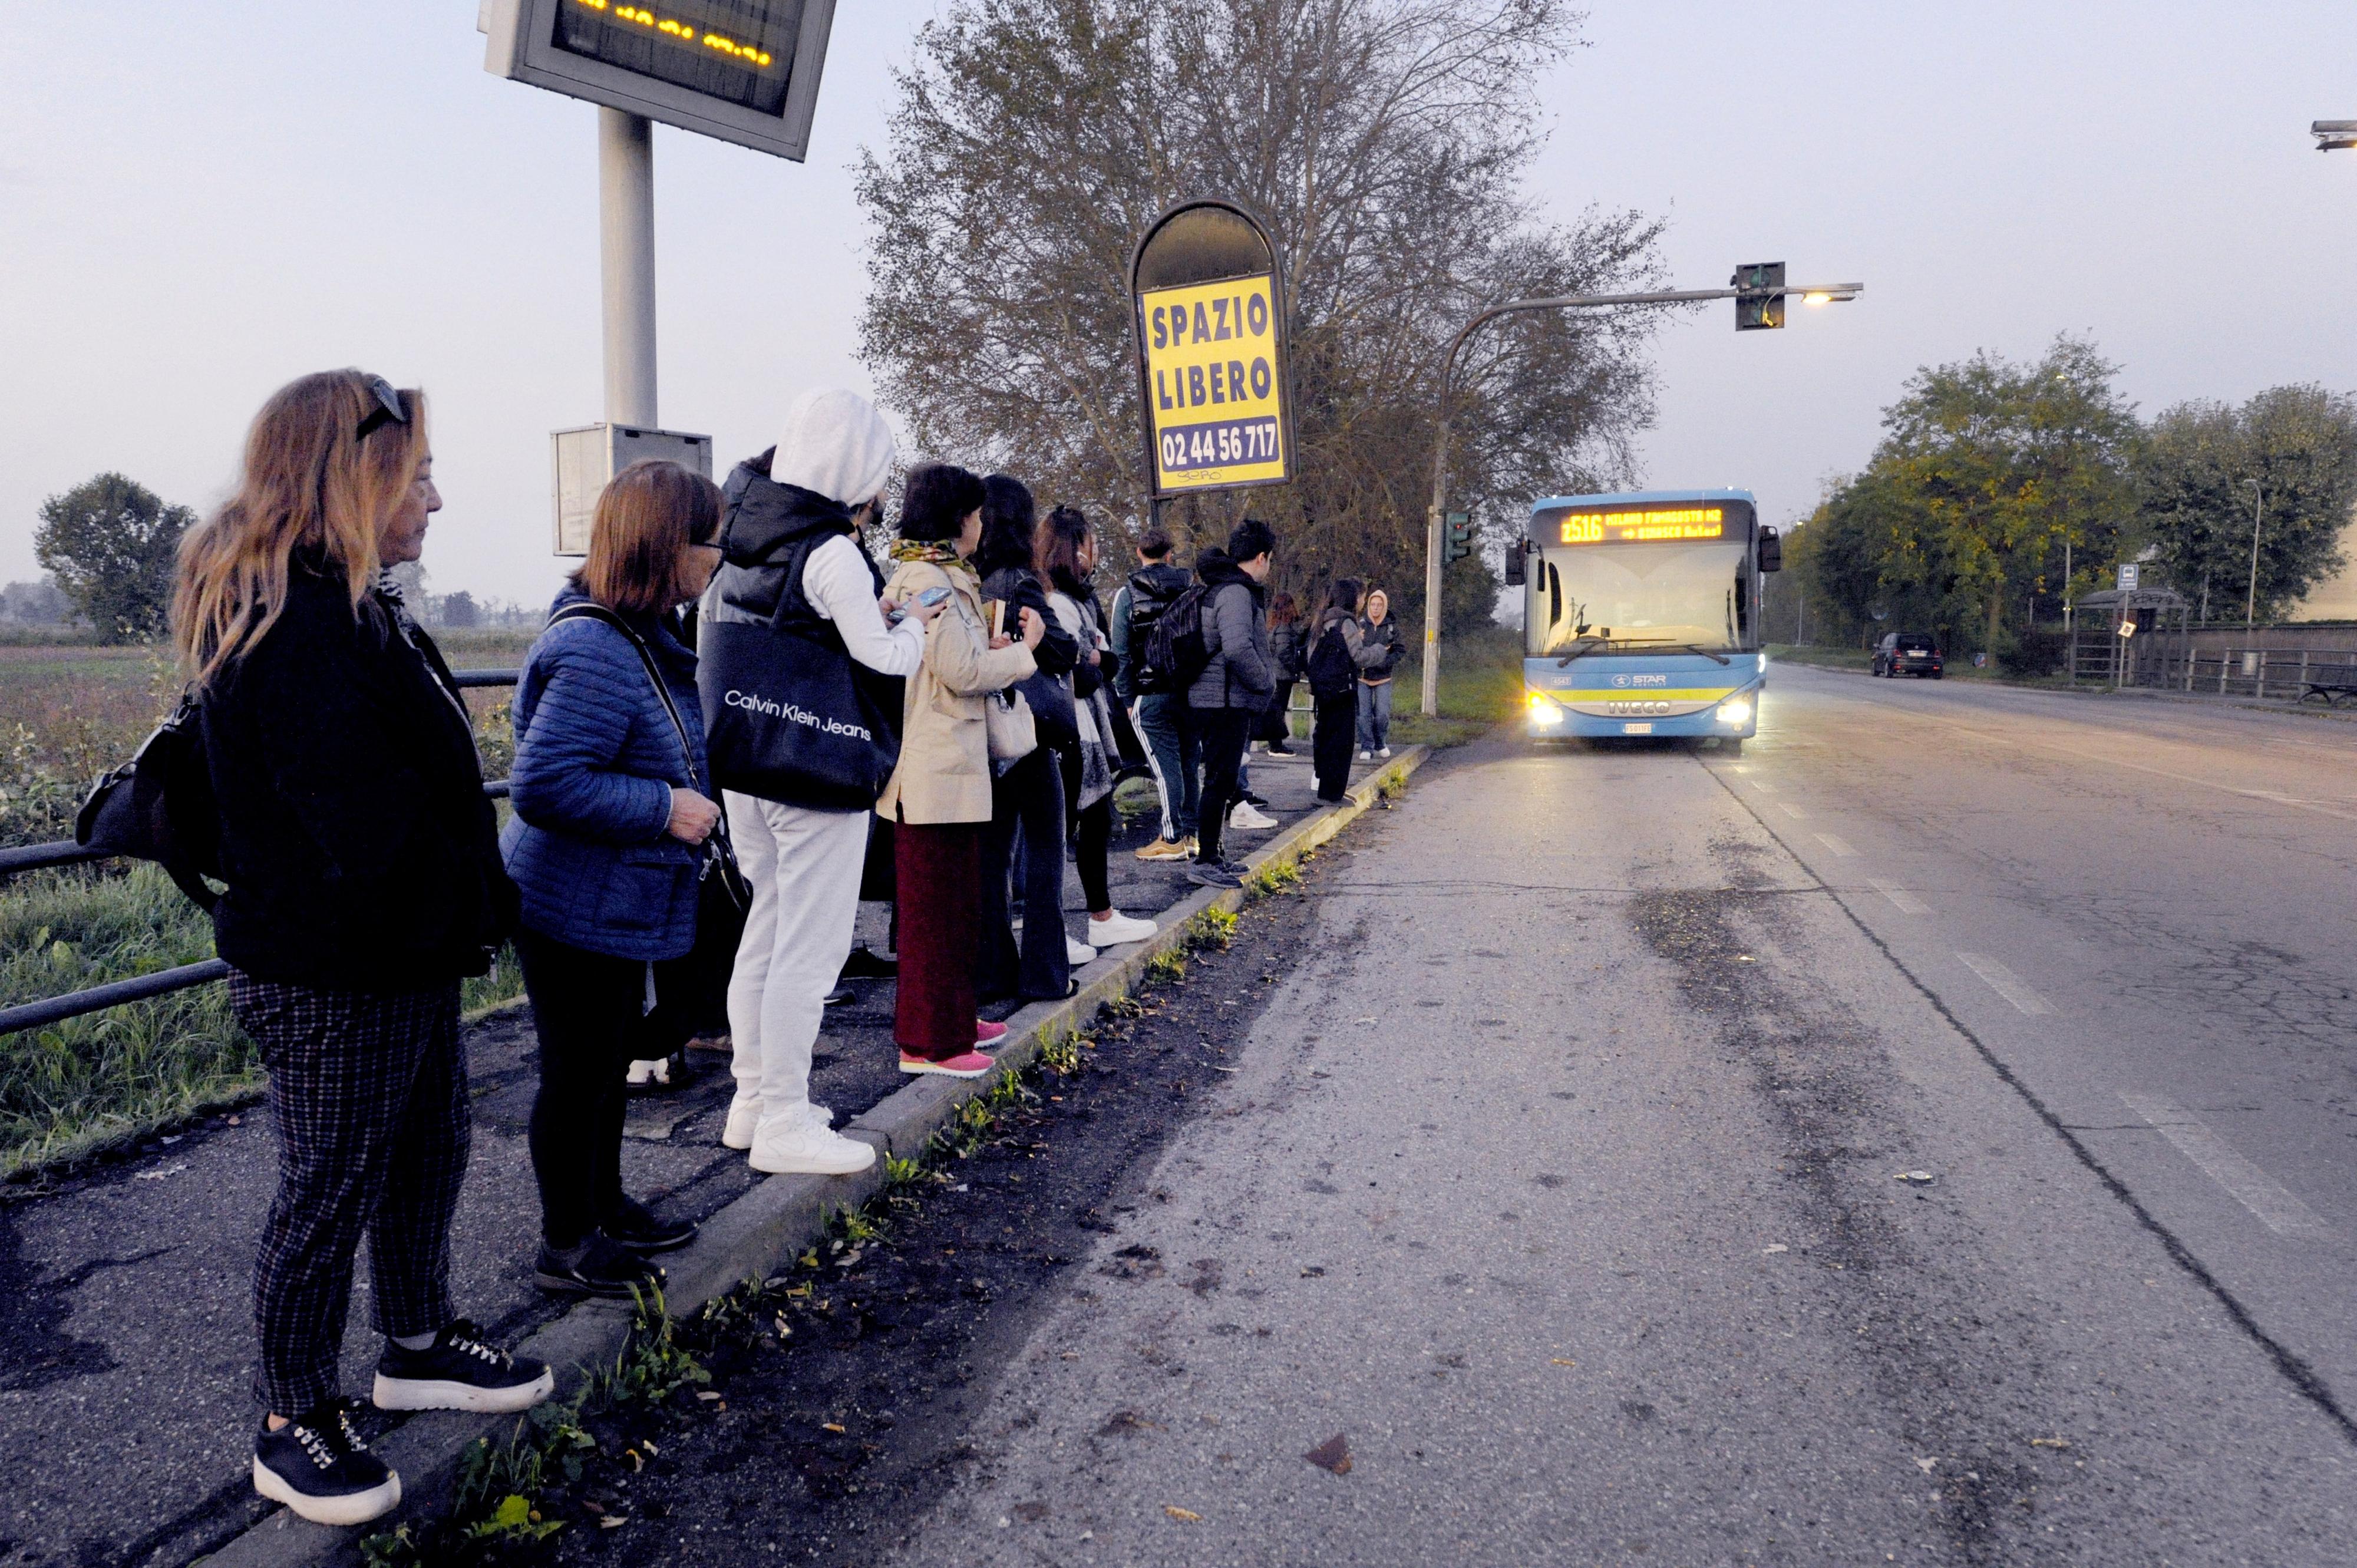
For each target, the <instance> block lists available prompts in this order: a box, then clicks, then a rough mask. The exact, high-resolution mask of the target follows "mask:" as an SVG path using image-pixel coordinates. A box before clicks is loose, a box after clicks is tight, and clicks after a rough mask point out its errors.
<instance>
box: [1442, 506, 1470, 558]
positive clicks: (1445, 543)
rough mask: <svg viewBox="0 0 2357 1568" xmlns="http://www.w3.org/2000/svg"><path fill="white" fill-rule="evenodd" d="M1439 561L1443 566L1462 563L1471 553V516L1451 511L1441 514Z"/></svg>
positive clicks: (1467, 512)
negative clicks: (1457, 562) (1449, 563)
mask: <svg viewBox="0 0 2357 1568" xmlns="http://www.w3.org/2000/svg"><path fill="white" fill-rule="evenodd" d="M1441 523H1442V527H1441V531H1440V538H1441V546H1440V559H1441V562H1442V564H1447V563H1448V562H1451V561H1462V560H1464V559H1465V557H1467V556H1468V555H1470V554H1472V553H1473V514H1472V513H1471V512H1469V511H1452V512H1444V513H1442V514H1441Z"/></svg>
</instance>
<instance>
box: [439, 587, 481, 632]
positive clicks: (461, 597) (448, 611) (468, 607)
mask: <svg viewBox="0 0 2357 1568" xmlns="http://www.w3.org/2000/svg"><path fill="white" fill-rule="evenodd" d="M440 610H441V620H442V624H443V625H444V626H447V627H452V628H459V629H465V628H472V627H477V626H480V625H481V624H482V620H483V612H482V610H481V609H480V608H479V607H477V605H476V603H475V596H474V595H472V594H470V593H468V591H467V590H466V589H464V588H461V589H459V590H458V591H457V593H455V594H445V595H443V596H442V603H441V606H440Z"/></svg>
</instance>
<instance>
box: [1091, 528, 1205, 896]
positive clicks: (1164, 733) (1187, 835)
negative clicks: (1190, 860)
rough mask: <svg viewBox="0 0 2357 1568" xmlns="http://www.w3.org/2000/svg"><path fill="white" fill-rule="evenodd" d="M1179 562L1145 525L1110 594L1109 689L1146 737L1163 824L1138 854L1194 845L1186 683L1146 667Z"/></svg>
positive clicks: (1193, 768) (1195, 769)
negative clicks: (1130, 564) (1131, 562)
mask: <svg viewBox="0 0 2357 1568" xmlns="http://www.w3.org/2000/svg"><path fill="white" fill-rule="evenodd" d="M1188 585H1189V577H1188V575H1187V573H1186V569H1185V568H1183V567H1180V566H1174V565H1172V564H1170V536H1169V535H1168V534H1167V533H1165V532H1162V530H1160V529H1158V528H1149V529H1147V530H1146V533H1145V536H1144V537H1143V538H1141V539H1139V540H1138V542H1137V570H1136V571H1135V572H1133V573H1131V574H1130V578H1129V581H1128V582H1127V583H1125V584H1124V585H1122V587H1121V589H1120V591H1119V592H1117V593H1115V594H1114V600H1113V632H1112V642H1113V650H1114V655H1115V657H1116V659H1117V660H1119V662H1118V663H1117V664H1116V665H1115V666H1114V692H1115V693H1118V694H1119V695H1120V697H1121V700H1122V702H1123V703H1125V704H1126V705H1127V706H1128V708H1129V710H1130V714H1131V716H1132V717H1133V718H1134V719H1135V721H1136V724H1137V728H1138V733H1139V734H1141V735H1143V736H1145V737H1146V757H1147V760H1148V761H1149V762H1150V763H1151V764H1152V765H1153V768H1154V787H1155V789H1157V791H1159V792H1160V794H1161V796H1162V832H1161V835H1160V836H1159V837H1157V839H1156V840H1155V841H1154V842H1153V843H1150V844H1147V845H1146V847H1145V848H1144V849H1141V850H1139V851H1138V852H1137V858H1138V859H1140V860H1184V859H1186V858H1187V857H1188V856H1189V855H1190V854H1194V853H1195V817H1196V806H1197V802H1198V791H1199V786H1200V772H1199V768H1200V757H1199V755H1198V752H1197V748H1196V745H1195V731H1194V728H1193V726H1192V725H1189V723H1188V722H1187V687H1186V684H1185V682H1173V681H1171V680H1170V679H1169V678H1168V675H1167V673H1166V672H1165V671H1160V670H1157V669H1155V668H1153V666H1152V664H1151V661H1150V660H1149V657H1148V655H1149V653H1150V650H1152V648H1153V646H1154V629H1155V628H1156V626H1157V624H1159V623H1160V621H1161V619H1162V612H1163V611H1165V610H1167V609H1168V608H1169V607H1170V601H1171V600H1173V599H1175V598H1177V597H1178V596H1179V595H1180V594H1182V593H1184V592H1186V591H1187V587H1188Z"/></svg>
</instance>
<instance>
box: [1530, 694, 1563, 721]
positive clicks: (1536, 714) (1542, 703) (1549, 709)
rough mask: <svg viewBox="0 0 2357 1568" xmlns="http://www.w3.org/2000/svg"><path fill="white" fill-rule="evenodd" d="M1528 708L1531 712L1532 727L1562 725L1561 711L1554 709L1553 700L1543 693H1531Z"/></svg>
mask: <svg viewBox="0 0 2357 1568" xmlns="http://www.w3.org/2000/svg"><path fill="white" fill-rule="evenodd" d="M1528 706H1529V708H1530V711H1531V723H1533V724H1534V725H1559V724H1561V723H1563V710H1562V709H1561V708H1558V707H1556V706H1555V700H1554V699H1553V698H1551V697H1549V696H1548V695H1547V694H1546V693H1544V692H1533V693H1531V694H1530V697H1529V700H1528Z"/></svg>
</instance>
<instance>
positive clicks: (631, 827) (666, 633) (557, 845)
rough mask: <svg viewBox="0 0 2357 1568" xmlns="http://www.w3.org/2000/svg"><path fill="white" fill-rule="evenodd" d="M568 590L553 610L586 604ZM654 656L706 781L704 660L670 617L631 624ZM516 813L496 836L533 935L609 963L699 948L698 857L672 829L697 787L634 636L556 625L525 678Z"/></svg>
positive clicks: (518, 724)
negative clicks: (678, 804) (675, 800)
mask: <svg viewBox="0 0 2357 1568" xmlns="http://www.w3.org/2000/svg"><path fill="white" fill-rule="evenodd" d="M588 602H589V598H588V596H587V595H586V594H584V593H582V592H581V591H580V590H579V589H577V588H575V587H572V586H570V585H567V586H566V588H565V591H564V592H563V593H561V594H559V595H557V596H556V602H555V603H554V605H552V606H551V607H550V612H551V613H552V614H554V612H555V611H557V610H560V609H563V608H564V607H565V606H567V605H573V604H587V603H588ZM627 619H628V620H629V622H630V626H631V627H632V628H634V629H635V630H636V631H637V632H638V634H639V635H640V637H642V638H644V639H646V641H647V644H648V646H649V647H650V648H651V649H652V650H653V651H654V655H655V661H656V663H657V664H659V665H660V666H662V671H663V675H664V684H666V685H667V686H669V687H670V688H671V698H672V702H673V703H674V704H675V705H676V706H677V707H678V709H679V717H680V722H681V723H682V724H683V725H686V727H687V738H688V743H689V744H690V745H691V746H694V748H695V768H696V772H697V774H698V776H700V777H709V775H708V774H707V773H706V772H705V756H704V719H703V712H702V709H701V707H700V706H699V704H698V703H697V700H696V693H695V655H694V653H692V652H690V651H689V650H687V648H686V647H685V646H684V645H683V644H682V643H681V642H680V641H679V639H677V638H675V637H673V635H672V633H671V630H670V628H668V627H667V626H665V625H664V624H663V623H662V620H661V619H660V618H657V617H655V616H651V615H631V616H629V617H627ZM514 714H515V737H516V751H515V766H514V767H513V768H511V769H510V771H509V775H508V777H509V779H510V780H511V784H510V790H509V797H508V799H509V802H510V804H511V805H512V806H513V807H514V808H515V814H514V815H513V816H512V817H511V818H510V819H509V820H508V825H507V828H506V829H505V831H504V832H501V833H500V851H501V853H502V854H504V855H505V856H506V858H507V865H508V875H510V876H511V877H513V878H514V879H515V883H516V886H518V887H519V888H520V889H522V893H523V923H524V926H525V927H526V929H530V930H533V931H537V932H539V933H540V934H541V935H542V936H544V937H553V938H554V939H555V940H558V941H561V942H566V943H569V944H571V945H572V946H574V947H577V948H585V949H587V950H589V951H591V952H597V953H605V954H607V955H608V956H610V957H613V958H626V959H662V958H677V957H679V956H680V955H681V954H682V953H684V952H686V951H687V950H688V949H689V948H690V947H692V946H694V941H695V890H696V868H697V864H698V857H699V854H700V853H701V852H699V851H697V850H694V849H691V848H690V847H689V846H687V845H686V844H683V843H680V842H679V840H677V839H675V838H673V837H672V836H671V835H670V834H669V833H668V832H664V831H663V830H664V829H665V828H666V827H667V826H668V825H669V823H670V822H671V792H672V788H673V786H674V785H676V786H678V787H680V788H682V789H687V788H690V787H691V786H690V784H689V781H688V773H687V764H686V760H685V758H684V757H682V756H681V754H680V746H679V735H678V732H677V731H676V730H674V729H673V727H672V723H671V716H670V715H669V714H666V713H664V712H663V706H662V702H661V700H659V699H658V698H657V697H656V695H655V691H654V687H653V685H652V684H651V682H649V681H648V680H647V670H646V666H645V665H644V664H642V663H640V660H639V656H638V652H637V650H634V649H633V648H631V646H630V640H629V639H627V638H625V637H623V636H622V634H621V633H620V632H619V631H616V630H615V629H614V628H612V627H610V626H607V625H604V624H602V623H600V622H597V621H594V620H568V621H566V622H565V623H563V624H562V625H559V626H554V627H551V628H548V629H547V630H546V631H544V632H542V633H541V634H540V639H539V640H538V641H536V642H534V643H533V645H532V652H531V654H530V655H529V656H528V657H527V658H526V659H525V660H524V667H523V676H522V679H521V680H519V681H518V682H516V694H515V708H514Z"/></svg>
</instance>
